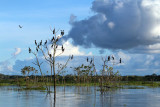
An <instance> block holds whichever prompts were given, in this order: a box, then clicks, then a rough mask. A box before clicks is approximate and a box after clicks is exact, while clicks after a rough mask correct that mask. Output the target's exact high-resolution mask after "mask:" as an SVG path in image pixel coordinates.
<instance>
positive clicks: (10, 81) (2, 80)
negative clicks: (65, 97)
mask: <svg viewBox="0 0 160 107" xmlns="http://www.w3.org/2000/svg"><path fill="white" fill-rule="evenodd" d="M28 77H29V80H26V76H17V75H14V76H9V75H2V74H1V75H0V86H11V85H16V86H19V87H23V89H25V90H29V89H33V90H44V89H46V87H45V85H44V82H46V81H47V84H46V85H47V86H54V83H53V82H52V81H48V80H50V78H52V77H51V76H45V77H44V80H45V81H43V80H41V76H37V77H36V78H37V82H36V83H35V82H34V81H35V76H34V75H31V76H28ZM57 77H58V78H57V81H56V82H57V86H101V81H99V80H100V79H101V76H99V75H97V76H88V77H87V78H88V80H85V81H84V78H86V77H83V76H75V75H66V76H60V75H57ZM126 77H127V78H126ZM158 77H159V76H156V78H158ZM75 78H76V79H75ZM78 78H79V80H78ZM103 78H104V79H105V78H108V77H105V76H104V77H103ZM120 78H122V80H123V81H118V82H117V81H112V82H110V83H109V84H108V83H107V84H108V85H106V83H104V84H103V87H105V88H119V87H123V86H131V87H128V89H142V87H137V86H148V87H160V82H159V81H153V79H152V78H153V77H152V75H147V76H120ZM130 78H132V79H130ZM137 78H138V79H137ZM64 79H65V83H64ZM127 79H128V80H127ZM77 80H78V81H79V82H77ZM130 80H132V81H130ZM133 80H134V81H133ZM139 80H141V81H139ZM144 80H146V81H144ZM86 81H87V82H86ZM115 83H116V84H115ZM24 86H27V87H24Z"/></svg>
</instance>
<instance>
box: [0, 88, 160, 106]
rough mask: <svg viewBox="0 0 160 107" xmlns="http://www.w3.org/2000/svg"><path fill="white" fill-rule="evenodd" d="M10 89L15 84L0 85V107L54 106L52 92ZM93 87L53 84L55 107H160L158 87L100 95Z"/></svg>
mask: <svg viewBox="0 0 160 107" xmlns="http://www.w3.org/2000/svg"><path fill="white" fill-rule="evenodd" d="M14 88H17V87H16V86H1V87H0V107H54V94H53V93H51V94H50V95H47V94H46V92H41V91H36V90H33V91H16V90H13V89H14ZM97 89H98V87H77V86H66V87H65V88H64V87H62V86H57V94H56V95H57V96H56V103H55V107H160V88H147V87H145V89H117V90H110V91H108V92H105V93H103V94H102V93H101V92H99V91H97ZM52 90H53V87H52Z"/></svg>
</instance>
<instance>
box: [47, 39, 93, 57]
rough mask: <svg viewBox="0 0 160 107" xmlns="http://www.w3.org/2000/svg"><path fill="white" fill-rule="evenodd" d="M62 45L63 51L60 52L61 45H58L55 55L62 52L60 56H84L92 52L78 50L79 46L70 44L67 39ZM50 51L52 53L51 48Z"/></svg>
mask: <svg viewBox="0 0 160 107" xmlns="http://www.w3.org/2000/svg"><path fill="white" fill-rule="evenodd" d="M63 47H64V48H65V51H64V52H63V53H62V51H61V46H58V49H57V53H56V55H59V54H60V53H62V54H61V55H62V56H69V55H74V56H85V55H92V52H89V53H85V52H83V51H80V48H79V47H78V46H74V45H72V44H71V43H70V42H69V41H66V42H64V44H63ZM50 53H53V50H52V49H50Z"/></svg>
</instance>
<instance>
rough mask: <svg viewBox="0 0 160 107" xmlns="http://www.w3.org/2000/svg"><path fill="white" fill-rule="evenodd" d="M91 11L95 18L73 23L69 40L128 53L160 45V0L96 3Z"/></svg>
mask: <svg viewBox="0 0 160 107" xmlns="http://www.w3.org/2000/svg"><path fill="white" fill-rule="evenodd" d="M91 10H92V11H93V12H94V13H95V14H94V15H93V16H90V17H89V18H87V19H84V20H80V21H77V20H72V24H71V26H72V29H71V30H70V31H69V33H68V35H67V37H68V38H72V39H73V43H74V45H81V46H84V47H92V46H96V47H100V48H103V49H106V48H107V49H113V50H114V49H123V50H128V49H133V48H136V47H142V48H144V47H148V46H150V45H155V44H157V43H159V42H160V39H157V38H158V37H159V35H160V30H159V28H160V26H159V22H160V12H159V10H160V1H159V0H95V1H93V3H92V7H91ZM73 19H74V18H73ZM145 49H146V51H148V50H150V49H149V48H145Z"/></svg>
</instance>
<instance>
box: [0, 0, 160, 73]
mask: <svg viewBox="0 0 160 107" xmlns="http://www.w3.org/2000/svg"><path fill="white" fill-rule="evenodd" d="M159 9H160V0H80V1H75V0H63V1H62V0H61V1H58V0H45V1H44V0H34V1H33V0H27V1H24V0H23V1H22V0H21V1H20V0H14V1H9V0H1V3H0V38H1V39H0V49H1V51H0V73H2V74H7V75H17V74H18V75H20V74H21V72H20V71H21V69H22V68H23V67H24V66H28V65H30V66H34V65H33V64H32V62H34V60H35V58H34V56H33V55H31V54H29V53H28V47H31V48H32V49H34V40H37V41H40V40H48V39H50V38H51V37H52V36H53V35H52V32H51V30H50V28H52V29H53V28H54V27H55V28H56V29H57V30H58V29H62V30H64V31H65V35H64V39H63V43H64V47H66V48H65V49H66V51H65V52H64V54H62V56H61V57H60V58H58V59H57V62H64V59H66V58H67V57H68V56H69V55H72V54H73V55H74V60H72V61H71V62H69V65H68V66H73V67H76V66H79V65H80V64H82V63H86V57H89V58H93V56H94V58H95V64H96V69H97V72H98V71H100V70H101V69H102V64H103V62H102V57H103V58H105V57H106V56H109V55H113V56H115V59H116V62H118V60H119V58H122V62H123V63H122V64H117V65H114V71H115V72H116V71H117V70H118V71H119V72H120V74H121V75H150V74H153V73H156V74H158V75H159V74H160V71H159V70H160V60H159V59H160V12H159ZM19 25H21V26H23V27H22V28H19ZM39 57H40V60H41V61H44V59H43V58H42V55H41V54H39ZM111 66H113V65H111ZM42 68H43V71H46V70H49V66H48V65H47V64H43V65H42ZM68 71H69V69H68Z"/></svg>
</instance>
